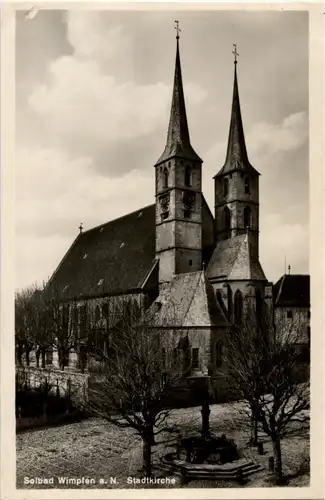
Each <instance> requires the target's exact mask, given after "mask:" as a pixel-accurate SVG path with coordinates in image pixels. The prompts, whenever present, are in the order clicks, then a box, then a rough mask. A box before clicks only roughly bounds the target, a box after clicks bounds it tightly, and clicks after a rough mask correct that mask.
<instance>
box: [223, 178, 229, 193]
mask: <svg viewBox="0 0 325 500" xmlns="http://www.w3.org/2000/svg"><path fill="white" fill-rule="evenodd" d="M228 192H229V180H228V179H227V177H225V178H224V179H223V195H224V196H228Z"/></svg>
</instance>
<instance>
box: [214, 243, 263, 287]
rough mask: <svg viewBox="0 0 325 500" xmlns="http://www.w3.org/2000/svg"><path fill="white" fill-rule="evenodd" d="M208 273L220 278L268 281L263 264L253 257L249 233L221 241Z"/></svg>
mask: <svg viewBox="0 0 325 500" xmlns="http://www.w3.org/2000/svg"><path fill="white" fill-rule="evenodd" d="M207 275H208V277H209V278H210V279H219V280H225V279H228V280H234V281H236V280H257V281H261V280H262V281H266V278H265V274H264V272H263V269H262V266H261V264H260V262H259V261H258V260H254V259H253V258H252V252H251V242H250V239H249V235H247V234H241V235H239V236H235V237H234V238H229V239H227V240H223V241H220V242H219V243H218V244H217V246H216V248H215V250H214V252H213V254H212V257H211V259H210V262H209V265H208V268H207Z"/></svg>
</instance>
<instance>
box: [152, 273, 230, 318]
mask: <svg viewBox="0 0 325 500" xmlns="http://www.w3.org/2000/svg"><path fill="white" fill-rule="evenodd" d="M145 321H146V323H148V324H150V325H154V326H156V327H172V326H173V327H202V326H206V327H209V326H226V325H227V324H228V322H227V319H226V317H225V315H224V313H223V312H222V310H221V308H220V306H219V305H218V304H217V302H216V300H215V298H214V293H213V288H212V285H211V284H210V282H209V280H208V279H207V277H206V275H205V272H204V271H197V272H194V273H186V274H178V275H176V276H175V277H174V278H173V279H172V280H171V281H170V282H169V283H167V284H165V285H164V287H163V288H162V289H161V291H160V293H159V296H158V297H157V299H156V300H155V302H153V304H152V305H151V306H150V308H149V310H148V311H147V313H146V316H145Z"/></svg>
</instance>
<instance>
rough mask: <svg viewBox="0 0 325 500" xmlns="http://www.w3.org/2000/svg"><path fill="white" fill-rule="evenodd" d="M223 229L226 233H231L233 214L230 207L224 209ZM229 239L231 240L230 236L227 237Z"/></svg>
mask: <svg viewBox="0 0 325 500" xmlns="http://www.w3.org/2000/svg"><path fill="white" fill-rule="evenodd" d="M223 227H224V230H225V231H229V229H230V227H231V213H230V210H229V208H228V207H225V208H224V209H223ZM227 238H229V235H227Z"/></svg>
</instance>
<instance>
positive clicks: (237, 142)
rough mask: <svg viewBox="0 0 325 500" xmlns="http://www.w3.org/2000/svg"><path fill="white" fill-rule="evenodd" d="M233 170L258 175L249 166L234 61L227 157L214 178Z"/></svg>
mask: <svg viewBox="0 0 325 500" xmlns="http://www.w3.org/2000/svg"><path fill="white" fill-rule="evenodd" d="M235 170H240V171H242V172H246V173H247V174H251V175H255V176H256V175H259V173H258V172H257V170H255V168H254V167H253V166H252V165H251V164H250V162H249V159H248V155H247V149H246V142H245V135H244V127H243V121H242V117H241V110H240V102H239V92H238V81H237V62H236V61H235V70H234V89H233V97H232V107H231V120H230V127H229V136H228V147H227V155H226V160H225V163H224V165H223V167H222V168H221V170H220V171H219V172H218V173H217V174H216V175H215V177H217V176H221V175H225V174H229V173H230V172H233V171H235Z"/></svg>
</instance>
